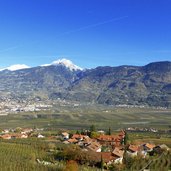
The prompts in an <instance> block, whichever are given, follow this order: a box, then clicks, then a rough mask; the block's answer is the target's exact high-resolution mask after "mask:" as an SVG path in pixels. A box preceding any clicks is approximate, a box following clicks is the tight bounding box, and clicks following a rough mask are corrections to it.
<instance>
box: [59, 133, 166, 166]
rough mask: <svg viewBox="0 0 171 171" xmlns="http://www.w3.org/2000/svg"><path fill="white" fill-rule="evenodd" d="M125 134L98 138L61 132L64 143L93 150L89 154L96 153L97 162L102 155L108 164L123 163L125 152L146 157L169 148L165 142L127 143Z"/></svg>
mask: <svg viewBox="0 0 171 171" xmlns="http://www.w3.org/2000/svg"><path fill="white" fill-rule="evenodd" d="M125 135H126V134H125V131H121V132H120V133H118V134H117V135H99V136H98V137H97V138H90V137H89V136H87V135H81V134H74V135H72V136H71V137H70V135H69V133H67V132H63V133H62V134H61V136H62V140H63V143H64V144H76V145H78V146H80V147H81V149H82V150H83V151H88V152H91V153H89V154H93V156H94V154H95V156H96V157H95V160H96V161H97V162H99V161H100V160H101V157H102V158H103V161H104V162H105V163H106V164H107V165H108V164H111V163H114V164H122V163H123V158H124V155H125V154H127V155H128V156H130V157H135V156H138V155H140V156H142V158H145V157H146V156H148V154H149V153H150V152H153V151H159V150H158V149H161V150H163V149H166V150H169V148H168V147H167V146H166V145H164V144H163V145H155V144H151V143H143V144H139V145H133V144H128V145H125V142H124V141H125Z"/></svg>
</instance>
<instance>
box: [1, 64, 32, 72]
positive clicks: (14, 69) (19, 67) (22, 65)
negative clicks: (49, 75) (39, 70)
mask: <svg viewBox="0 0 171 171" xmlns="http://www.w3.org/2000/svg"><path fill="white" fill-rule="evenodd" d="M27 68H30V67H29V66H27V65H25V64H16V65H11V66H9V67H7V68H3V69H0V71H3V70H9V71H16V70H20V69H27Z"/></svg>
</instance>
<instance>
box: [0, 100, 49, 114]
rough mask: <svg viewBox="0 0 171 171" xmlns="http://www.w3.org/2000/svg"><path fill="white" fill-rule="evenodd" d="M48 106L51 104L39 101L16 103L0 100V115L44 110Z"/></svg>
mask: <svg viewBox="0 0 171 171" xmlns="http://www.w3.org/2000/svg"><path fill="white" fill-rule="evenodd" d="M50 108H52V105H50V104H43V103H41V102H36V103H32V102H30V103H28V102H22V103H18V102H15V101H3V102H0V115H7V114H11V113H20V112H38V111H46V110H49V109H50Z"/></svg>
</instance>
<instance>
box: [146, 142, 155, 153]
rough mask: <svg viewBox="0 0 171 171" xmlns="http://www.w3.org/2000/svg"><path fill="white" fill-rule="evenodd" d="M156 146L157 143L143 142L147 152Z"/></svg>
mask: <svg viewBox="0 0 171 171" xmlns="http://www.w3.org/2000/svg"><path fill="white" fill-rule="evenodd" d="M155 146H156V145H155V144H150V143H146V144H143V148H144V151H147V152H150V151H152V150H153V148H154V147H155Z"/></svg>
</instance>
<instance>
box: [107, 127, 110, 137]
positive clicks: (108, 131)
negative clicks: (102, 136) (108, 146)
mask: <svg viewBox="0 0 171 171" xmlns="http://www.w3.org/2000/svg"><path fill="white" fill-rule="evenodd" d="M107 134H108V135H111V128H110V127H109V130H108V133H107Z"/></svg>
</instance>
